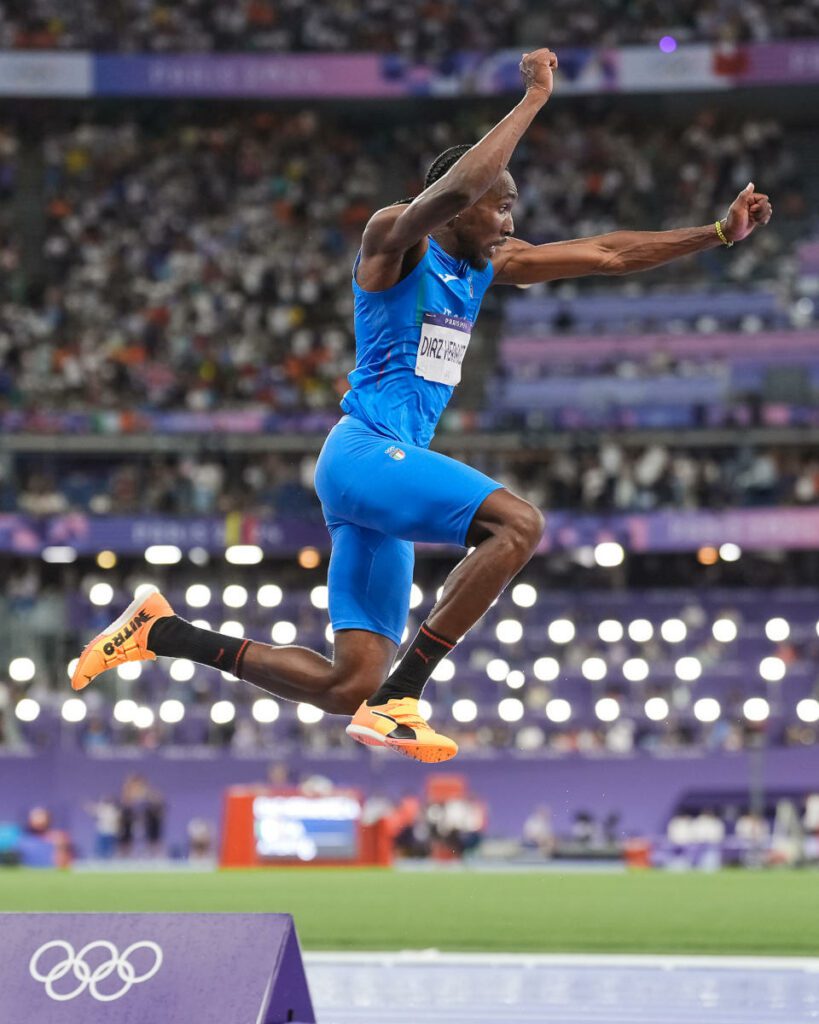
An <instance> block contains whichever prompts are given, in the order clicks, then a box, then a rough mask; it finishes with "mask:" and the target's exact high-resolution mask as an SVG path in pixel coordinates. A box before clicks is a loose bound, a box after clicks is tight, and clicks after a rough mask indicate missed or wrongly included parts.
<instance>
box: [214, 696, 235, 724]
mask: <svg viewBox="0 0 819 1024" xmlns="http://www.w3.org/2000/svg"><path fill="white" fill-rule="evenodd" d="M235 717H236V706H235V704H234V703H233V701H232V700H217V701H216V703H215V704H214V705H213V707H212V708H211V709H210V720H211V721H212V722H213V724H214V725H227V724H228V722H232V721H233V719H234V718H235Z"/></svg>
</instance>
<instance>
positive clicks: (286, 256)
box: [0, 107, 809, 412]
mask: <svg viewBox="0 0 819 1024" xmlns="http://www.w3.org/2000/svg"><path fill="white" fill-rule="evenodd" d="M500 112H501V108H499V107H492V108H491V109H490V108H485V109H482V110H481V111H480V112H476V111H474V110H473V111H472V112H471V113H469V114H464V115H463V116H462V117H459V118H457V119H453V120H445V119H443V118H442V119H440V120H436V121H435V122H434V123H433V124H431V125H430V124H429V123H428V122H427V123H425V124H424V126H423V130H420V128H419V125H417V124H415V123H412V122H410V121H402V120H400V121H398V122H395V121H392V120H390V121H384V120H382V121H379V122H378V123H372V121H368V123H367V125H361V124H359V123H357V122H354V121H350V120H347V121H344V120H338V119H335V117H334V115H331V114H329V113H323V114H318V113H316V112H315V111H310V112H308V111H301V112H297V113H282V112H279V113H265V114H258V113H257V114H253V113H247V112H244V113H241V114H238V115H237V113H236V109H235V108H229V109H228V110H227V111H226V112H213V113H211V114H206V113H200V114H199V115H197V117H196V118H193V117H190V116H189V117H183V116H182V115H173V114H164V113H157V112H154V114H153V115H152V119H149V118H147V117H146V115H145V114H144V111H143V112H142V115H141V118H142V119H141V120H140V119H139V116H138V114H137V112H136V111H131V114H132V115H133V116H125V115H124V114H122V113H121V114H120V116H119V117H118V118H117V120H116V122H115V123H108V122H105V121H103V120H101V119H99V118H94V117H92V116H89V114H88V112H86V114H85V115H84V116H83V117H82V119H81V123H79V124H76V125H75V126H74V127H70V128H66V127H64V125H63V126H61V127H57V126H54V127H52V128H51V129H50V130H49V129H46V130H45V131H44V134H43V137H42V145H41V148H40V149H38V150H37V152H36V153H34V154H33V155H32V157H31V159H30V160H29V164H30V165H31V163H32V161H34V162H35V163H37V162H39V167H40V168H41V173H42V178H43V199H42V206H41V207H40V209H39V210H35V211H34V212H33V213H32V209H31V206H32V203H31V193H30V189H29V191H28V193H27V196H26V203H27V204H28V205H27V206H26V209H25V213H24V212H22V211H18V212H17V213H16V214H15V211H14V207H15V200H14V198H13V195H14V192H15V166H16V159H17V158H16V156H15V149H16V148H17V143H16V140H15V136H14V134H13V133H12V132H7V133H5V134H4V135H3V136H2V137H0V143H2V145H0V188H2V189H3V195H4V197H5V198H7V199H10V201H9V202H8V203H3V208H4V209H5V213H4V217H5V218H6V220H5V222H4V221H0V260H2V262H3V265H4V266H5V267H6V268H7V269H8V270H9V273H7V274H5V275H3V277H2V279H1V280H0V297H2V301H0V412H2V411H3V410H8V409H17V410H43V409H46V410H58V409H74V410H82V411H88V410H94V409H103V410H104V409H115V410H128V409H143V410H144V409H154V410H178V409H181V410H189V411H210V410H215V409H224V408H233V407H237V406H242V407H243V408H245V409H248V408H263V409H272V410H284V411H287V410H292V409H322V408H334V407H335V406H336V404H337V401H338V397H339V394H340V393H341V392H343V390H344V389H345V386H346V381H345V375H346V373H347V372H348V371H349V369H350V368H351V365H352V361H353V337H352V330H351V329H352V296H351V290H350V283H349V282H350V269H351V265H352V262H353V259H354V256H355V249H356V246H357V244H358V241H359V238H360V233H361V229H362V227H363V225H364V223H365V222H366V220H367V218H368V216H369V215H370V214H371V213H372V211H373V210H374V209H376V208H377V207H378V206H380V205H382V204H384V203H387V202H390V201H392V200H394V199H396V198H397V197H398V196H400V195H403V194H413V193H416V192H417V191H418V190H419V189H420V187H421V181H422V176H423V173H424V170H425V168H426V166H427V165H428V164H429V162H430V160H431V159H432V157H433V156H434V155H435V153H436V152H438V151H439V150H441V149H444V148H446V147H447V146H449V145H450V144H451V143H452V142H453V141H456V140H460V139H464V138H466V139H470V138H476V137H478V136H479V135H480V134H481V133H482V131H483V130H485V129H486V127H487V126H488V125H489V124H490V123H491V122H492V120H493V119H494V118H495V117H497V116H498V114H499V113H500ZM4 154H5V156H4ZM798 168H799V164H798V159H797V155H796V151H795V149H794V146H793V144H792V142H791V141H790V140H789V139H788V138H787V137H785V135H784V134H783V131H782V129H781V128H780V127H779V126H777V125H776V124H774V123H773V122H771V121H767V120H761V119H754V118H751V119H745V120H742V119H737V118H736V117H731V118H730V119H726V118H721V117H720V116H719V115H717V114H716V113H715V112H713V111H705V112H703V113H701V114H699V115H698V116H696V117H695V118H694V119H693V120H692V121H691V123H690V124H688V125H687V126H685V127H683V128H682V129H679V128H675V127H673V126H671V125H665V124H662V123H657V122H654V123H648V122H645V123H642V124H640V123H635V122H633V121H628V120H626V119H624V118H623V116H622V115H621V114H619V113H617V112H614V113H609V114H607V115H606V116H601V114H600V112H599V111H595V112H593V113H588V114H581V113H578V112H569V111H568V110H565V109H560V110H555V112H554V115H553V116H551V115H550V116H549V117H544V118H542V119H541V120H540V121H538V122H537V123H536V125H534V126H533V128H532V129H531V130H530V132H529V134H528V135H527V138H526V140H525V143H524V144H523V145H521V147H519V151H518V153H517V154H516V156H515V160H514V164H513V171H514V173H515V176H516V178H517V181H518V186H519V189H520V201H519V204H518V207H517V209H516V222H517V229H518V233H519V234H520V235H521V236H523V237H527V238H529V239H530V240H532V241H535V242H545V241H554V240H558V239H562V238H567V237H573V236H580V235H589V234H596V233H601V232H605V231H609V230H614V229H617V228H620V227H627V228H635V229H640V228H663V227H671V226H679V225H682V224H697V223H707V222H708V221H709V220H713V219H714V216H715V214H718V213H721V212H722V211H724V209H725V208H726V205H727V203H728V202H729V201H730V199H731V198H732V197H733V196H734V195H735V194H736V192H737V191H738V190H739V188H741V187H742V186H743V185H744V184H745V183H746V182H747V181H748V180H749V179H750V178H752V177H757V178H758V179H759V180H760V181H762V180H764V183H765V188H766V189H768V190H769V191H770V192H771V193H772V194H775V195H776V202H777V221H776V222H774V224H773V225H772V226H771V228H770V229H768V230H767V231H766V232H765V233H764V234H761V235H760V236H759V237H758V238H756V237H755V238H754V240H753V243H752V244H750V245H748V246H746V247H743V248H741V249H738V250H736V251H735V252H733V253H732V254H731V258H730V260H728V259H724V258H717V257H722V253H716V254H715V253H706V254H704V256H703V257H701V258H700V259H698V260H697V259H692V260H687V261H682V262H681V263H678V264H674V266H673V268H672V269H670V270H669V269H668V268H666V269H664V270H663V269H661V270H658V271H655V272H653V273H652V274H650V275H641V276H640V278H639V279H633V281H634V282H635V283H634V284H631V283H630V287H636V288H638V289H639V288H650V287H651V286H652V284H655V283H657V282H663V281H669V280H673V281H674V283H675V285H681V284H682V285H685V286H687V287H697V286H700V287H706V286H709V287H710V286H713V283H714V281H716V280H719V279H720V277H723V279H724V278H725V275H730V278H731V280H732V281H733V282H735V283H737V284H740V285H742V284H746V283H748V282H751V281H753V282H754V283H757V282H759V281H760V280H770V279H771V278H777V275H779V277H782V275H785V276H784V278H783V279H782V280H781V281H779V283H780V285H781V288H782V290H783V291H787V287H788V279H787V274H788V272H789V264H788V261H787V260H779V259H778V258H777V257H778V254H780V253H781V252H782V251H783V249H784V247H785V245H786V241H785V236H783V234H782V229H783V228H784V227H786V226H788V225H790V226H791V227H792V226H793V225H794V224H797V223H799V224H800V226H801V227H802V229H803V230H807V229H808V218H806V217H803V214H804V213H805V211H806V210H807V208H808V205H809V203H808V198H807V194H806V192H805V187H804V183H803V182H802V180H801V177H800V173H799V169H798ZM10 197H11V198H10ZM21 202H22V200H21ZM9 207H10V208H11V213H10V212H9V209H8V208H9ZM13 216H16V224H17V227H16V228H15V229H12V227H11V226H10V225H9V222H8V218H9V217H12V218H13ZM26 218H28V220H26ZM21 231H24V232H25V235H26V237H27V238H28V239H29V240H30V239H36V238H38V237H42V251H41V254H40V255H37V256H36V258H32V257H31V255H29V257H28V259H27V260H26V261H24V260H22V257H21V252H20V247H21V241H20V236H21ZM12 271H13V272H12ZM777 279H778V278H777ZM608 284H611V282H608ZM615 284H616V285H617V287H622V282H620V281H619V280H618V281H616V282H615ZM591 285H592V286H593V287H598V288H599V287H601V286H602V287H605V286H606V282H605V281H604V280H601V279H593V280H592V282H591ZM503 291H504V290H503V289H499V290H498V293H497V294H500V293H502V292H503ZM510 291H511V290H510ZM24 300H25V301H24ZM500 301H501V302H502V301H503V297H502V296H501V299H500ZM716 312H717V313H718V307H717V309H716Z"/></svg>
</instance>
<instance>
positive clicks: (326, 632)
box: [324, 622, 336, 644]
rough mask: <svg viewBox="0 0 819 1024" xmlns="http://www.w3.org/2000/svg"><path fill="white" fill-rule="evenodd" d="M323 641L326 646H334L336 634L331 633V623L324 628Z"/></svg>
mask: <svg viewBox="0 0 819 1024" xmlns="http://www.w3.org/2000/svg"><path fill="white" fill-rule="evenodd" d="M324 639H325V640H326V641H327V643H328V644H334V643H335V642H336V634H335V633H334V632H333V624H332V622H328V623H327V625H326V626H325V627H324Z"/></svg>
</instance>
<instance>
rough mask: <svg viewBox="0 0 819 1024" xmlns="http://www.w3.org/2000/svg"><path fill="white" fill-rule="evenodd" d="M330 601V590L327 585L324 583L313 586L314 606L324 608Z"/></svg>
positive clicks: (311, 600) (311, 602) (312, 602)
mask: <svg viewBox="0 0 819 1024" xmlns="http://www.w3.org/2000/svg"><path fill="white" fill-rule="evenodd" d="M329 603H330V592H329V591H328V589H327V587H326V586H325V585H324V584H323V583H322V584H320V585H319V586H317V587H313V589H312V590H311V591H310V604H311V605H312V606H313V607H314V608H320V609H322V610H324V609H325V608H327V607H328V605H329Z"/></svg>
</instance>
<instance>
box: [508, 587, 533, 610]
mask: <svg viewBox="0 0 819 1024" xmlns="http://www.w3.org/2000/svg"><path fill="white" fill-rule="evenodd" d="M512 600H513V601H514V602H515V604H516V605H517V606H518V608H531V607H532V605H534V603H535V601H537V591H536V590H535V588H534V587H533V586H532V584H531V583H516V584H515V586H514V587H512Z"/></svg>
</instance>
